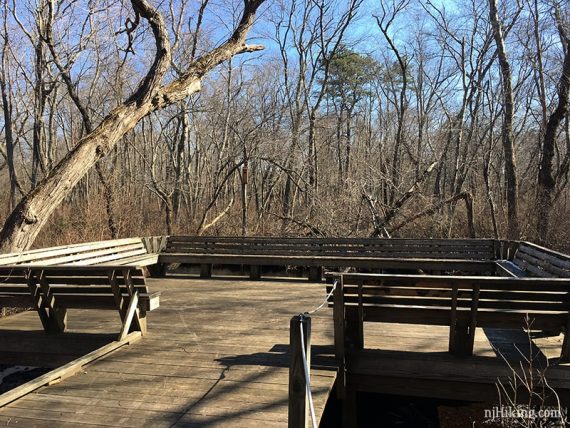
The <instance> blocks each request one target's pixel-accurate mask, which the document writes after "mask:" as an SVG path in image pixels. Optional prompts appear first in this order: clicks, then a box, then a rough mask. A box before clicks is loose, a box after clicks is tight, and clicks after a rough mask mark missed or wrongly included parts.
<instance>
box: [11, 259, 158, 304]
mask: <svg viewBox="0 0 570 428" xmlns="http://www.w3.org/2000/svg"><path fill="white" fill-rule="evenodd" d="M111 284H116V285H117V288H118V290H119V291H120V293H121V295H123V296H126V295H128V294H129V293H128V290H127V287H131V289H132V290H133V291H138V292H139V294H148V292H149V290H148V287H147V285H146V279H145V275H144V271H143V269H141V268H138V267H129V266H125V267H122V268H108V267H105V268H102V267H96V266H93V267H85V268H84V267H53V266H46V267H43V266H42V267H37V268H34V267H24V266H21V265H20V266H5V267H0V306H8V305H3V304H2V301H3V299H5V300H6V301H7V300H8V299H10V298H19V299H20V300H22V301H23V302H24V303H25V304H27V305H28V306H30V307H32V306H33V304H34V303H35V302H34V296H36V295H44V296H46V295H49V296H53V297H54V298H55V299H56V302H57V305H58V306H62V307H65V308H85V309H116V308H117V305H116V301H115V296H114V294H113V291H112V287H111Z"/></svg>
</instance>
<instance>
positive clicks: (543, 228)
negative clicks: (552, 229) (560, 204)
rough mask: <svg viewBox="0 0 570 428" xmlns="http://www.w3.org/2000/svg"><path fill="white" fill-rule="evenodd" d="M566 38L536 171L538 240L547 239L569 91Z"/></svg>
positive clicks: (569, 40)
mask: <svg viewBox="0 0 570 428" xmlns="http://www.w3.org/2000/svg"><path fill="white" fill-rule="evenodd" d="M563 38H564V39H565V40H566V46H567V48H566V54H565V56H564V64H563V66H562V75H561V76H560V80H559V82H558V105H557V106H556V109H555V110H554V111H553V112H552V114H551V115H550V117H549V118H548V122H547V124H546V130H545V133H544V138H543V141H542V158H541V161H540V168H539V171H538V197H537V216H536V217H537V219H538V220H537V227H536V238H537V239H538V240H539V241H540V242H544V241H546V239H547V234H548V226H549V223H550V214H551V210H552V203H553V197H554V191H555V187H556V180H555V179H554V174H553V171H552V169H553V168H552V161H553V159H554V151H555V147H556V134H557V132H558V128H559V126H560V124H561V123H562V121H563V120H564V118H565V117H566V115H567V114H568V93H569V92H570V38H569V37H568V36H567V35H566V34H564V35H563Z"/></svg>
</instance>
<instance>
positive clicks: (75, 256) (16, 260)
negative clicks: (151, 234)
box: [0, 238, 147, 266]
mask: <svg viewBox="0 0 570 428" xmlns="http://www.w3.org/2000/svg"><path fill="white" fill-rule="evenodd" d="M146 253H147V250H146V247H145V245H144V243H143V241H142V240H141V238H127V239H113V240H108V241H100V242H89V243H84V244H74V245H63V246H59V247H51V248H42V249H39V250H30V251H24V252H22V253H11V254H0V266H7V265H10V266H16V265H22V266H54V265H58V266H62V265H78V266H89V265H95V264H99V263H112V262H113V261H115V260H120V259H125V258H129V257H134V256H139V255H144V254H146Z"/></svg>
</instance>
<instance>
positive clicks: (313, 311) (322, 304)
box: [305, 279, 338, 315]
mask: <svg viewBox="0 0 570 428" xmlns="http://www.w3.org/2000/svg"><path fill="white" fill-rule="evenodd" d="M337 283H338V280H337V279H335V281H334V282H333V286H332V289H331V291H330V293H329V294H327V297H325V300H323V302H322V303H321V304H320V305H319V306H317V307H316V308H315V309H313V310H311V311H309V312H305V314H306V315H311V314H314V313H315V312H317V311H320V310H321V309H322V308H323V307H324V306H325V305H326V304H327V302H328V301H329V299H330V297H331V296H332V294H333V293H334V290H335V288H336V284H337Z"/></svg>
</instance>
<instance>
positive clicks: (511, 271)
mask: <svg viewBox="0 0 570 428" xmlns="http://www.w3.org/2000/svg"><path fill="white" fill-rule="evenodd" d="M497 269H498V271H499V272H498V273H500V274H506V275H504V276H511V277H515V278H525V277H527V276H528V274H527V273H526V272H525V271H524V270H523V269H521V268H520V267H519V266H518V265H517V264H516V263H514V262H512V261H510V260H497Z"/></svg>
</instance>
